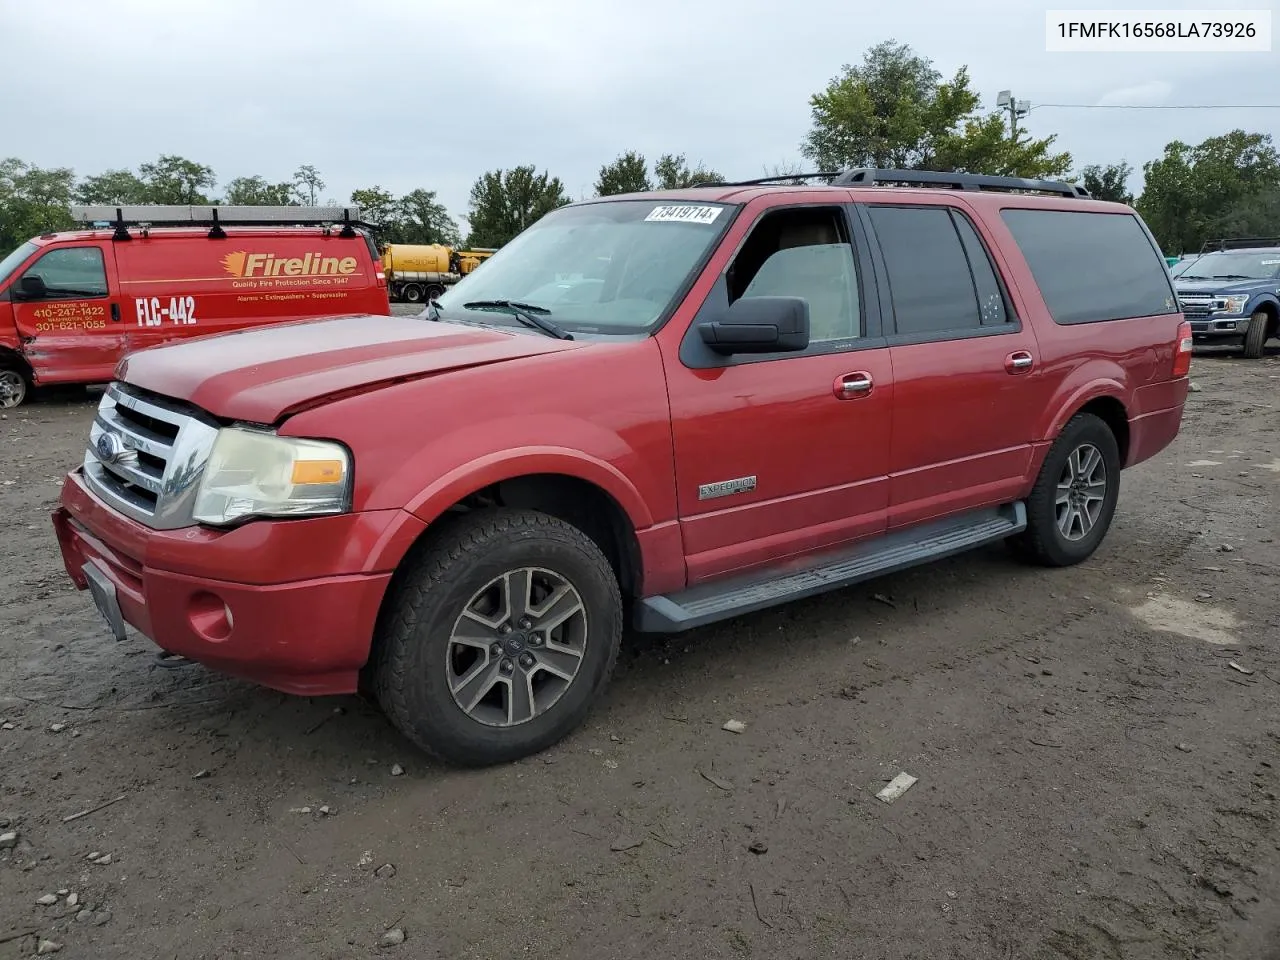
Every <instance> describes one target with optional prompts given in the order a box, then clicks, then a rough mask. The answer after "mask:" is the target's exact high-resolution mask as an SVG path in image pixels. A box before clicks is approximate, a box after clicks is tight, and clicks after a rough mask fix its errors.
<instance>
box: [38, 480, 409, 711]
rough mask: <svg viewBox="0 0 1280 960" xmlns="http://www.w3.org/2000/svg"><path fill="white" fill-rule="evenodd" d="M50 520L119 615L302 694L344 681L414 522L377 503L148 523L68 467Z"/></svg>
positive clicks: (341, 687)
mask: <svg viewBox="0 0 1280 960" xmlns="http://www.w3.org/2000/svg"><path fill="white" fill-rule="evenodd" d="M53 526H54V530H55V532H56V534H57V537H58V544H59V546H60V547H61V550H62V559H63V563H64V565H65V566H66V569H67V573H68V574H69V575H70V577H71V579H72V580H73V581H74V582H75V584H76V586H77V587H78V588H79V589H81V590H85V589H88V588H89V586H90V583H89V577H90V576H92V575H93V574H94V573H95V572H99V573H100V574H102V575H103V576H100V577H99V578H98V580H99V583H101V582H102V581H103V580H105V581H107V582H108V583H109V584H110V587H111V588H114V590H113V591H112V592H113V593H114V597H115V600H116V602H117V603H118V606H119V612H120V614H121V616H122V618H123V620H124V621H125V622H127V623H129V624H130V625H132V626H133V627H134V628H136V629H137V630H138V631H139V632H140V633H142V634H143V635H144V636H146V637H148V638H149V639H151V640H152V641H153V642H154V643H156V644H157V645H158V646H159V647H161V648H162V649H164V650H167V651H170V652H172V653H177V654H181V655H183V656H185V657H188V658H189V659H191V660H195V661H197V662H199V663H202V664H205V665H206V666H208V667H211V668H213V669H215V670H218V671H221V672H223V673H227V674H231V675H233V676H237V677H242V678H244V679H246V680H251V681H253V682H255V683H259V684H262V685H263V686H267V687H272V688H274V689H276V690H281V691H283V692H285V693H293V694H303V695H308V696H312V695H320V694H341V693H353V692H355V690H356V687H357V684H358V678H359V671H360V668H361V667H362V666H363V665H364V664H365V662H366V661H367V660H368V656H369V649H370V644H371V642H372V639H373V631H374V625H375V623H376V621H377V616H378V609H379V607H380V605H381V603H382V598H383V595H384V594H385V592H386V588H387V584H388V583H389V582H390V579H391V571H392V569H394V566H395V562H396V561H397V560H398V559H399V557H400V556H401V555H403V552H404V550H405V549H407V545H408V544H409V543H411V542H412V540H413V539H415V538H416V536H417V533H419V532H420V531H421V530H422V529H423V525H422V524H421V522H420V521H417V520H416V519H413V518H411V517H409V515H408V514H406V513H404V512H403V511H399V510H382V511H372V512H367V513H354V514H345V515H342V516H333V517H315V518H311V519H305V520H287V521H278V522H275V521H259V522H254V523H249V524H246V525H245V526H242V527H238V528H235V529H232V530H226V531H219V530H208V529H205V528H201V527H189V528H186V529H182V530H167V531H165V530H152V529H150V528H148V527H146V526H143V525H142V524H140V523H137V522H136V521H134V520H131V519H129V518H127V517H124V516H123V515H121V514H119V513H117V512H115V511H114V510H112V509H111V508H110V507H108V506H106V505H105V504H103V503H102V502H101V501H100V500H98V499H97V498H96V497H95V496H94V495H93V494H92V493H91V492H90V491H89V490H88V488H87V487H86V486H85V484H84V480H83V478H82V476H81V474H80V471H79V470H77V471H74V472H72V473H71V474H69V475H68V476H67V478H66V480H65V481H64V483H63V488H62V499H61V506H60V507H58V509H57V510H55V511H54V514H53ZM86 563H90V564H92V566H91V567H90V568H89V576H86V571H85V565H86ZM384 568H385V569H384Z"/></svg>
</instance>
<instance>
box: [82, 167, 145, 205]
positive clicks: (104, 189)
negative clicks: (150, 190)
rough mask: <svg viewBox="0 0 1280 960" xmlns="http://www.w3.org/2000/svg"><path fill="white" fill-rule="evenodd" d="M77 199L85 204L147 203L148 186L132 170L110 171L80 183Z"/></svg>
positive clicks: (86, 178)
mask: <svg viewBox="0 0 1280 960" xmlns="http://www.w3.org/2000/svg"><path fill="white" fill-rule="evenodd" d="M76 199H77V200H78V201H79V202H80V203H85V204H107V203H118V204H134V203H146V202H147V185H146V184H145V183H143V182H142V181H141V180H140V179H138V175H137V174H136V173H134V172H133V171H132V170H108V171H106V172H105V173H100V174H98V175H96V176H93V177H85V178H84V179H83V180H82V181H80V186H78V187H77V188H76Z"/></svg>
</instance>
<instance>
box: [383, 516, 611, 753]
mask: <svg viewBox="0 0 1280 960" xmlns="http://www.w3.org/2000/svg"><path fill="white" fill-rule="evenodd" d="M622 620H623V615H622V598H621V594H620V592H619V589H618V581H617V578H616V577H615V576H614V573H613V569H612V568H611V567H610V565H609V561H608V560H607V559H606V558H605V556H604V554H603V553H602V552H601V550H600V548H599V547H598V546H597V545H596V543H595V542H594V541H593V540H591V538H590V537H588V536H587V535H586V534H584V533H583V532H582V531H580V530H579V529H577V528H576V527H574V526H571V525H570V524H567V523H565V522H564V521H562V520H557V519H556V518H554V517H550V516H547V515H546V514H542V513H537V512H535V511H531V510H507V509H501V510H498V509H495V510H485V511H481V512H477V513H473V514H468V515H466V516H464V517H462V518H460V519H459V520H458V521H456V522H455V523H454V524H453V525H451V526H450V527H449V528H448V530H447V531H444V530H442V531H441V533H440V534H439V538H438V539H437V540H436V541H435V542H434V543H432V544H431V545H430V546H428V547H427V548H426V549H425V550H424V551H423V552H421V553H420V554H419V555H418V556H417V557H416V558H415V559H413V560H412V561H411V562H410V563H409V565H408V566H407V567H406V568H404V569H403V571H402V572H401V573H400V574H399V575H397V578H396V583H395V586H394V587H393V588H392V590H391V591H390V592H389V594H388V597H387V602H386V605H385V607H384V610H383V612H382V616H381V617H380V621H379V629H378V636H377V637H376V638H375V641H374V655H373V660H372V662H371V664H370V672H371V674H372V681H373V688H374V692H375V695H376V697H377V699H378V701H379V703H380V704H381V706H382V709H383V710H384V711H386V713H387V715H388V717H389V718H390V719H391V722H392V723H394V724H395V726H396V727H397V728H398V729H399V730H400V731H401V732H402V733H403V734H404V735H405V736H406V737H408V738H409V739H410V740H412V741H413V742H414V743H415V744H417V745H418V746H419V747H421V748H422V749H424V750H426V751H427V752H429V753H431V754H434V755H435V756H437V757H439V758H440V759H442V760H445V761H446V762H449V763H453V764H457V765H460V766H486V765H489V764H494V763H504V762H508V761H511V760H517V759H519V758H521V757H524V756H527V755H529V754H532V753H536V752H538V751H539V750H543V749H545V748H547V747H549V746H551V745H552V744H554V743H556V742H557V741H559V740H561V739H562V738H563V737H565V736H566V735H568V734H569V733H570V732H571V731H573V730H574V729H575V728H576V727H578V726H579V725H580V724H581V723H582V722H583V720H584V719H585V718H586V716H587V714H588V712H589V711H590V708H591V706H592V704H593V703H594V702H595V701H596V699H597V698H598V697H599V696H600V694H601V692H602V691H603V690H604V688H605V686H606V685H607V684H608V681H609V675H610V674H611V673H612V672H613V666H614V663H615V662H616V661H617V657H618V648H619V646H620V644H621V640H622Z"/></svg>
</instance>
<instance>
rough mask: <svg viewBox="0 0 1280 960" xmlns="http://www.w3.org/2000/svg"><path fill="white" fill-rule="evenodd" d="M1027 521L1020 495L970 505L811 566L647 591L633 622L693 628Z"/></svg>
mask: <svg viewBox="0 0 1280 960" xmlns="http://www.w3.org/2000/svg"><path fill="white" fill-rule="evenodd" d="M1026 527H1027V508H1026V505H1025V504H1024V503H1022V502H1021V501H1019V502H1016V503H1010V504H1006V505H1004V506H1001V507H993V508H989V509H985V510H974V511H972V512H970V513H963V514H960V515H959V516H955V517H948V518H947V519H945V520H938V521H934V522H932V523H927V524H923V525H921V526H918V527H910V528H908V529H906V530H900V531H896V532H894V533H890V534H887V535H885V536H881V537H877V538H875V539H874V540H868V541H863V542H860V543H857V544H855V545H854V546H852V547H848V548H846V549H844V550H841V551H839V552H836V553H832V554H828V555H826V557H825V558H823V559H822V560H820V561H819V562H818V564H817V565H814V566H807V567H804V568H802V569H796V568H795V567H794V566H793V567H791V568H790V569H787V570H785V571H779V570H777V569H773V570H767V571H764V572H763V573H756V574H748V575H746V576H740V577H734V578H733V579H729V580H723V581H718V582H715V583H707V584H702V585H700V586H696V587H691V588H689V589H688V590H682V591H680V592H679V593H668V594H662V595H659V596H656V597H647V598H645V599H644V600H641V601H640V602H639V603H637V604H636V607H635V628H636V629H637V630H639V631H641V632H644V633H678V632H680V631H682V630H691V629H693V628H694V627H701V626H703V625H704V624H708V623H714V622H716V621H717V620H725V619H728V618H729V617H737V616H741V615H742V614H745V613H753V612H755V611H756V610H763V609H765V608H767V607H773V606H777V605H778V604H782V603H790V602H791V601H792V600H799V599H801V598H802V597H812V596H815V595H816V594H819V593H826V592H827V591H828V590H838V589H840V588H841V587H848V586H851V585H852V584H855V583H860V582H862V581H863V580H870V579H873V578H875V577H880V576H884V575H885V574H888V573H893V572H895V571H897V570H905V569H907V568H908V567H914V566H917V565H919V564H922V563H928V562H930V561H933V560H940V559H942V558H943V557H949V556H951V555H953V554H956V553H963V552H964V551H966V550H972V549H973V548H974V547H979V546H982V545H983V544H986V543H993V542H995V541H997V540H1004V539H1005V538H1006V537H1010V536H1013V535H1014V534H1016V533H1021V532H1022V531H1023V530H1025V529H1026Z"/></svg>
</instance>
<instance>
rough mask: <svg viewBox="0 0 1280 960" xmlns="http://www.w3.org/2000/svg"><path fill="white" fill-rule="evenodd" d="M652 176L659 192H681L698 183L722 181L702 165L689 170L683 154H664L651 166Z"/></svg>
mask: <svg viewBox="0 0 1280 960" xmlns="http://www.w3.org/2000/svg"><path fill="white" fill-rule="evenodd" d="M653 174H654V176H655V177H656V178H657V181H658V183H657V189H659V190H683V189H685V188H686V187H692V186H694V185H695V184H698V183H716V182H718V181H721V180H723V179H724V177H722V176H721V175H720V174H718V173H716V171H714V170H711V169H708V168H707V167H704V166H702V164H698V166H696V167H694V168H693V169H692V170H690V169H689V164H688V163H687V162H686V161H685V158H684V154H683V153H664V154H663V155H662V156H660V157H659V158H658V162H657V163H655V164H654V165H653Z"/></svg>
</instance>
